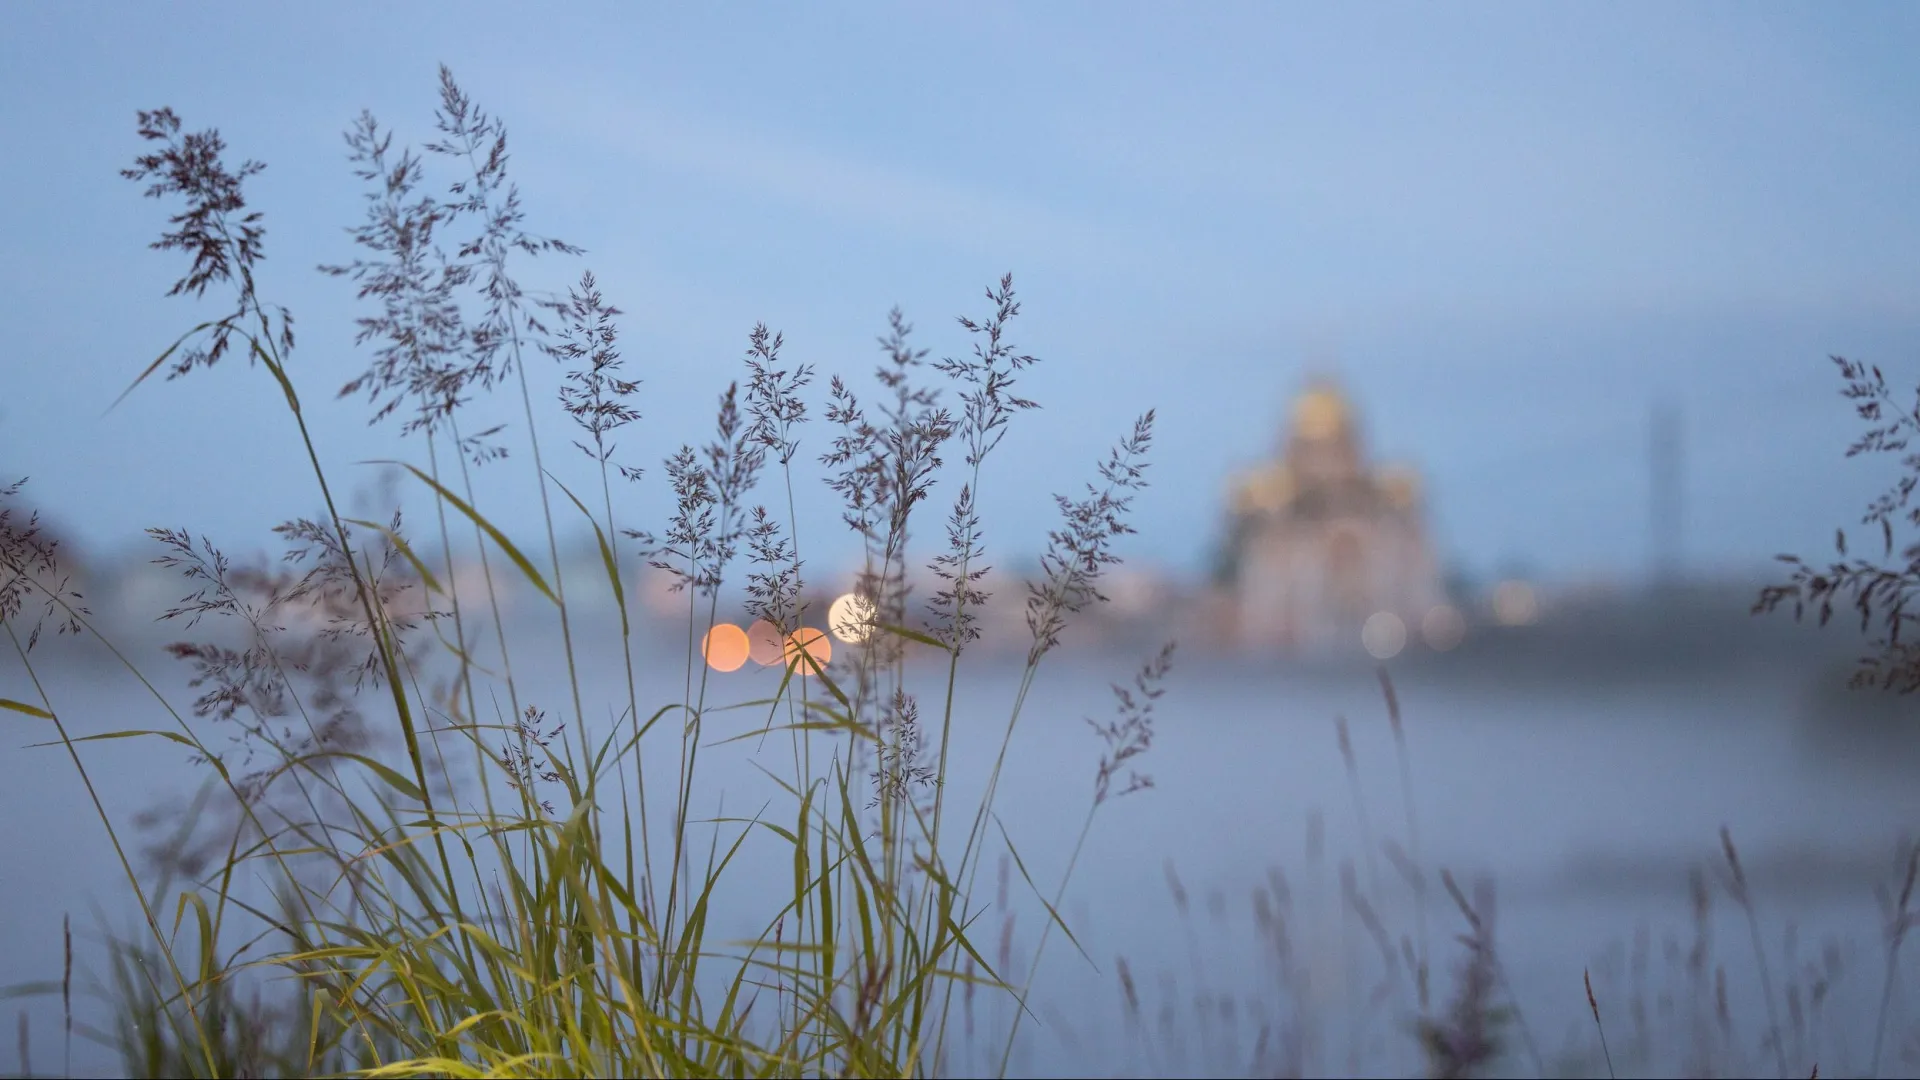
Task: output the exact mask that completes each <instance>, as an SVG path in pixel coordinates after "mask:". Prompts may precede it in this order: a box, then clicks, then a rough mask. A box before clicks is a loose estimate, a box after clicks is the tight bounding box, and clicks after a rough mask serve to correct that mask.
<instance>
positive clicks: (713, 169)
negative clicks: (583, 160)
mask: <svg viewBox="0 0 1920 1080" xmlns="http://www.w3.org/2000/svg"><path fill="white" fill-rule="evenodd" d="M567 96H568V98H569V99H570V100H573V101H578V100H579V99H581V98H586V99H588V100H593V101H598V102H600V103H601V104H598V105H596V106H591V107H587V108H581V107H578V106H577V105H576V106H573V107H570V108H568V109H553V110H551V112H552V114H553V115H555V116H559V117H563V118H564V120H562V121H560V123H562V124H563V125H564V126H565V127H566V129H567V130H568V132H569V134H571V135H572V136H573V137H575V138H578V139H583V140H587V141H592V142H597V143H599V144H601V145H602V146H603V147H606V148H608V149H611V150H612V151H614V152H615V153H623V154H624V155H625V156H628V157H630V158H632V159H634V160H636V161H638V162H642V163H644V164H646V165H648V166H651V167H655V168H664V169H668V170H672V171H674V172H677V173H679V174H681V175H683V176H685V177H689V178H692V179H696V180H700V181H705V182H712V183H717V184H721V185H724V186H726V187H729V188H732V189H733V190H734V191H736V192H738V193H741V194H744V195H747V196H749V197H757V198H760V199H765V200H769V201H775V202H781V203H785V204H787V205H790V206H793V207H798V208H801V209H803V210H806V211H808V212H810V213H813V214H817V215H819V216H822V217H827V218H832V219H836V220H838V221H841V222H846V223H849V224H852V225H855V226H858V227H860V228H863V229H865V230H868V231H870V232H873V233H883V234H888V235H891V236H893V237H897V238H902V239H912V240H917V241H922V242H926V241H931V242H934V243H938V244H941V245H944V246H946V247H949V248H953V249H956V250H961V251H965V252H968V253H971V254H977V255H988V256H992V257H994V258H997V259H1008V258H1011V259H1016V260H1019V261H1021V262H1022V263H1023V264H1031V263H1032V262H1033V261H1034V260H1036V259H1041V258H1045V259H1057V258H1059V257H1060V255H1061V254H1062V253H1063V252H1070V253H1073V255H1074V256H1075V257H1076V258H1077V259H1079V260H1081V261H1083V262H1084V263H1085V264H1086V265H1089V266H1106V267H1113V266H1115V265H1116V264H1122V265H1144V264H1145V260H1144V258H1143V256H1142V254H1141V253H1140V252H1138V251H1137V250H1136V249H1135V248H1134V247H1133V246H1132V245H1130V244H1129V243H1128V242H1127V239H1126V238H1125V237H1122V236H1120V235H1118V234H1117V233H1116V231H1115V230H1114V229H1113V228H1112V227H1111V225H1110V223H1102V224H1095V223H1093V222H1091V221H1087V220H1083V219H1081V218H1079V217H1076V216H1074V215H1071V214H1067V213H1063V212H1061V211H1059V210H1057V209H1055V208H1052V207H1049V206H1044V205H1040V204H1038V203H1036V202H1034V201H1032V200H1031V199H1023V198H1019V197H1015V196H1011V195H1008V194H1006V193H1004V192H997V191H983V190H977V189H974V188H971V187H968V186H965V185H963V184H959V183H955V182H952V181H950V180H945V179H941V178H938V177H935V176H932V175H928V174H926V173H924V172H920V171H916V170H913V169H910V168H904V167H901V166H899V165H896V164H893V163H890V162H886V161H883V160H878V159H876V158H874V157H872V156H863V155H859V154H855V153H851V152H847V151H845V150H841V149H837V148H830V147H828V146H825V145H823V144H821V143H819V142H814V141H807V140H804V139H802V138H800V137H796V136H794V135H789V134H775V133H772V132H767V131H758V130H752V129H751V128H749V127H748V126H746V125H743V124H739V123H734V122H729V121H727V120H723V119H721V118H719V117H717V116H713V115H702V114H699V113H696V112H694V111H692V110H689V109H687V108H684V107H675V108H673V109H668V108H665V107H661V106H658V105H652V104H638V103H634V102H631V101H622V100H620V97H621V95H616V94H598V95H594V94H582V93H579V92H578V91H570V92H569V93H568V95H567ZM608 131H617V132H619V133H620V135H619V138H618V142H617V144H614V145H612V146H607V139H606V137H605V135H604V134H603V133H605V132H608Z"/></svg>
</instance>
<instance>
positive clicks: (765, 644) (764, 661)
mask: <svg viewBox="0 0 1920 1080" xmlns="http://www.w3.org/2000/svg"><path fill="white" fill-rule="evenodd" d="M786 645H787V639H786V636H785V635H783V634H781V633H780V628H779V627H777V626H775V625H773V624H772V623H770V622H768V621H767V620H765V619H755V620H753V625H751V626H749V627H747V658H748V659H750V660H752V661H753V662H754V663H756V664H759V665H760V666H761V667H768V666H770V665H773V664H777V663H779V662H780V657H781V656H782V655H784V654H785V653H786Z"/></svg>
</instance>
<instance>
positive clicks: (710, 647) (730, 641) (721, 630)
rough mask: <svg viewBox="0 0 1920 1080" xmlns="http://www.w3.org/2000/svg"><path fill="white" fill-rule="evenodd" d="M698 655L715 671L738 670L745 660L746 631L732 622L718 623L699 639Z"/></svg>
mask: <svg viewBox="0 0 1920 1080" xmlns="http://www.w3.org/2000/svg"><path fill="white" fill-rule="evenodd" d="M700 655H701V656H704V657H706V659H707V664H708V666H710V667H712V668H713V670H715V671H739V670H740V666H741V665H742V664H745V663H746V662H747V632H746V631H745V630H742V629H740V628H739V627H737V626H735V625H733V624H732V623H718V624H716V625H715V626H714V628H713V629H711V630H709V631H707V636H706V637H705V638H704V639H702V640H701V642H700Z"/></svg>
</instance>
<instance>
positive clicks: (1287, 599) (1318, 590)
mask: <svg viewBox="0 0 1920 1080" xmlns="http://www.w3.org/2000/svg"><path fill="white" fill-rule="evenodd" d="M1279 451H1280V454H1279V458H1278V460H1275V461H1271V462H1268V463H1266V464H1264V465H1261V466H1259V467H1258V468H1255V469H1253V470H1252V471H1250V472H1247V473H1244V474H1242V475H1240V476H1238V477H1236V478H1235V479H1234V481H1233V485H1232V489H1231V493H1230V497H1229V509H1228V523H1227V538H1226V544H1225V549H1224V550H1223V552H1222V558H1221V565H1220V573H1219V580H1220V584H1221V585H1223V586H1224V587H1225V591H1226V593H1227V595H1228V596H1229V597H1230V598H1231V601H1232V603H1231V607H1232V622H1233V636H1234V637H1235V638H1236V639H1237V640H1238V641H1239V642H1240V643H1242V644H1244V645H1247V646H1250V647H1253V648H1256V649H1261V650H1271V651H1282V652H1313V653H1322V652H1345V651H1349V650H1357V649H1358V648H1359V647H1360V645H1361V628H1362V627H1363V626H1365V625H1366V624H1367V620H1368V619H1369V618H1372V617H1375V616H1380V618H1379V619H1376V621H1375V624H1374V625H1375V626H1376V627H1378V626H1379V625H1381V622H1382V621H1384V622H1386V623H1388V624H1392V623H1393V622H1394V620H1395V619H1397V620H1398V625H1399V626H1400V627H1401V628H1402V633H1403V635H1404V636H1406V637H1411V636H1415V635H1417V634H1418V633H1419V629H1418V628H1419V627H1421V625H1422V622H1423V620H1425V619H1426V618H1427V616H1428V614H1429V613H1430V612H1432V611H1433V610H1434V609H1435V608H1436V607H1438V606H1440V605H1441V604H1442V603H1443V602H1444V600H1445V591H1444V589H1443V588H1442V586H1441V582H1440V575H1439V569H1438V566H1437V563H1436V560H1435V558H1434V555H1433V551H1432V549H1431V547H1430V546H1429V545H1428V542H1427V535H1426V527H1425V521H1424V513H1423V509H1422V505H1421V496H1420V485H1419V478H1418V477H1417V476H1416V475H1415V474H1414V473H1413V472H1412V471H1411V470H1409V469H1406V468H1398V467H1392V466H1388V467H1375V466H1373V465H1372V464H1370V463H1369V462H1368V461H1367V458H1366V454H1365V450H1364V447H1363V445H1362V440H1361V433H1360V429H1359V424H1358V421H1357V418H1356V417H1355V415H1354V411H1353V407H1352V405H1351V404H1350V403H1349V402H1348V400H1347V398H1346V397H1345V395H1343V394H1342V393H1341V392H1340V390H1339V389H1338V388H1337V387H1336V386H1334V385H1333V384H1332V383H1330V382H1326V381H1319V382H1316V383H1314V384H1312V385H1310V386H1309V387H1308V388H1307V389H1306V390H1305V392H1303V393H1302V394H1301V395H1300V396H1299V397H1298V398H1297V399H1295V401H1294V402H1293V407H1292V410H1291V416H1290V417H1289V426H1288V430H1287V431H1286V433H1285V435H1284V437H1283V438H1282V440H1281V443H1280V447H1279ZM1383 613H1384V614H1383ZM1395 651H1397V646H1396V647H1395Z"/></svg>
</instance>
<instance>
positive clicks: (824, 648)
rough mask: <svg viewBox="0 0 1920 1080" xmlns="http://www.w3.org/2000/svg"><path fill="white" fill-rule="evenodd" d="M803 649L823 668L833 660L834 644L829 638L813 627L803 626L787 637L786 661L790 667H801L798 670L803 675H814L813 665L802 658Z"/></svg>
mask: <svg viewBox="0 0 1920 1080" xmlns="http://www.w3.org/2000/svg"><path fill="white" fill-rule="evenodd" d="M802 649H805V650H806V651H807V655H808V656H809V657H812V658H813V663H814V664H818V665H820V666H821V667H826V666H827V662H828V661H830V660H832V659H833V642H832V641H831V640H829V639H828V638H827V635H826V634H824V633H822V632H821V631H819V630H815V629H814V628H813V627H811V626H803V627H801V628H800V629H798V630H795V631H794V632H793V633H791V634H788V635H787V648H786V657H785V659H786V662H787V665H788V666H789V667H791V666H793V665H794V664H798V665H800V667H799V669H798V670H799V672H800V674H802V675H811V674H813V665H812V664H808V663H807V662H806V661H804V660H802V659H801V658H800V650H802Z"/></svg>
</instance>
